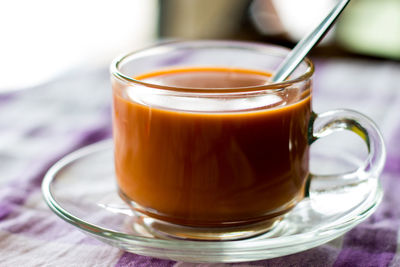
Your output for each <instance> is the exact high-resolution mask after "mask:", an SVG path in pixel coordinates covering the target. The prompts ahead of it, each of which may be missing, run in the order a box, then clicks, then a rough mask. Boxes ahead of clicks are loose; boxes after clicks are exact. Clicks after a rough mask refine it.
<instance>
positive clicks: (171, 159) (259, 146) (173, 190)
mask: <svg viewBox="0 0 400 267" xmlns="http://www.w3.org/2000/svg"><path fill="white" fill-rule="evenodd" d="M269 76H270V75H269V74H268V73H264V72H259V71H253V70H245V69H228V68H187V69H172V70H166V71H158V72H152V73H147V74H144V75H141V76H138V77H136V79H137V80H141V81H143V82H149V83H152V84H157V85H159V87H161V88H162V86H164V85H168V86H170V87H171V86H175V87H177V88H181V87H186V88H203V89H204V90H205V92H207V90H209V89H218V88H219V89H221V88H227V89H231V88H237V87H252V86H258V85H263V84H265V83H267V81H268V78H269ZM129 89H130V90H131V91H129V90H124V88H122V87H121V86H116V85H114V86H113V90H114V91H113V109H114V111H113V133H114V142H115V167H116V176H117V181H118V185H119V188H120V190H121V193H122V194H123V195H124V196H125V197H126V198H128V199H130V200H132V201H133V202H134V203H135V205H137V206H136V208H137V209H138V210H140V211H141V212H143V213H145V214H148V215H150V216H152V217H155V218H159V219H162V220H164V221H168V222H172V223H176V224H181V225H188V226H207V227H208V226H210V227H211V226H212V227H218V226H229V225H239V224H245V223H249V222H258V221H262V220H266V219H269V218H274V217H277V216H279V215H280V214H284V213H286V212H287V211H288V210H289V209H291V208H292V207H293V206H294V205H295V204H296V203H297V202H298V201H299V200H300V199H302V198H303V192H304V190H303V188H304V185H305V181H306V177H307V176H308V173H309V170H308V158H309V156H308V154H309V151H308V150H309V145H308V132H307V130H308V123H309V121H310V116H311V97H310V92H309V90H310V89H308V90H306V91H304V90H300V89H298V88H295V87H293V88H286V89H284V90H282V91H279V90H277V91H276V92H263V93H260V95H259V96H253V97H249V98H248V99H243V96H242V97H241V98H240V99H237V101H236V102H235V100H232V101H233V102H229V101H225V100H224V99H223V98H219V97H217V98H213V97H212V96H210V97H209V98H208V99H206V100H205V101H203V104H202V105H203V106H198V107H196V108H193V106H196V105H197V104H196V100H195V99H194V100H193V98H190V100H191V101H194V102H190V101H181V100H182V97H180V98H179V99H177V98H176V97H175V96H171V97H169V98H168V97H164V96H160V97H157V96H154V94H146V90H150V89H148V88H146V87H144V86H141V85H139V84H138V85H136V86H131V87H130V88H129ZM161 91H162V90H161ZM160 94H162V92H160ZM149 95H151V97H149ZM183 100H185V99H183ZM207 101H208V102H207ZM243 101H245V103H244V104H243ZM228 102H229V103H228ZM207 103H208V104H207ZM232 103H233V104H232ZM243 105H246V106H247V107H248V108H247V109H243V108H242V106H243Z"/></svg>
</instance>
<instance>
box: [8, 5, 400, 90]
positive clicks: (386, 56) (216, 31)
mask: <svg viewBox="0 0 400 267" xmlns="http://www.w3.org/2000/svg"><path fill="white" fill-rule="evenodd" d="M336 2H337V1H336V0H302V1H298V0H114V1H102V0H98V1H92V0H85V1H78V0H69V1H65V0H59V1H51V0H36V1H29V0H14V1H2V2H0V36H1V42H0V59H1V60H0V73H1V75H0V91H3V92H4V91H12V90H17V89H21V88H26V87H32V86H35V85H38V84H41V83H43V82H45V81H47V80H49V79H53V78H54V77H57V76H58V75H62V74H63V73H65V72H68V71H69V70H71V69H72V68H76V67H77V66H80V67H82V66H84V67H90V66H107V65H108V64H109V63H110V61H111V60H112V58H114V57H115V56H117V55H118V54H121V53H124V52H128V51H130V50H134V49H139V48H142V47H145V46H148V45H150V44H154V43H156V42H158V41H162V40H169V39H232V40H248V41H257V42H269V43H275V44H281V45H284V46H287V47H293V46H294V44H295V43H296V42H297V41H298V40H299V39H300V38H301V37H302V36H304V35H305V34H307V33H308V32H309V31H311V30H312V29H313V27H314V26H316V24H318V23H319V21H320V20H321V19H322V17H324V16H325V15H326V14H327V13H328V12H329V11H330V9H331V8H332V7H333V6H334V5H335V3H336ZM311 57H368V58H369V59H372V60H390V61H391V60H393V61H398V60H400V1H399V0H380V1H376V0H353V1H352V2H351V3H350V5H349V6H348V7H347V8H346V10H345V11H344V13H343V14H342V16H341V17H340V19H339V21H338V23H337V24H336V26H335V27H334V28H333V29H332V31H331V32H330V33H329V35H328V36H326V38H325V39H324V41H323V42H322V43H321V44H320V45H319V46H318V47H317V48H316V49H314V50H313V52H312V54H311Z"/></svg>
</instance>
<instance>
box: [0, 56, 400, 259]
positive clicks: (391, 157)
mask: <svg viewBox="0 0 400 267" xmlns="http://www.w3.org/2000/svg"><path fill="white" fill-rule="evenodd" d="M110 88H111V86H110V82H109V74H108V70H107V69H106V68H104V69H94V70H76V71H71V72H69V73H65V74H64V75H63V76H61V77H58V78H56V79H54V80H53V81H51V82H48V83H46V84H42V85H40V86H36V87H34V88H27V89H25V90H22V91H18V92H13V93H7V94H5V93H3V94H1V93H0V266H5V267H8V266H181V267H183V266H400V239H399V233H398V232H399V226H400V209H399V206H400V194H399V192H400V149H399V148H400V64H399V63H393V62H382V61H365V60H344V59H336V60H317V61H316V73H315V76H314V97H313V107H314V111H316V112H323V111H327V110H330V109H334V108H348V109H354V110H357V111H359V112H361V113H364V114H365V115H367V116H369V117H370V118H372V119H373V120H374V121H375V122H376V123H377V124H378V126H379V128H380V129H381V131H382V133H383V136H384V139H385V142H386V146H387V162H386V166H385V168H384V171H383V173H382V175H381V177H380V178H381V180H382V183H383V187H384V199H383V201H382V203H381V205H380V206H379V208H378V210H377V211H376V212H375V213H374V214H373V215H372V216H371V217H369V218H368V219H367V220H366V221H365V222H363V223H361V224H359V225H358V226H356V227H355V228H353V229H352V230H351V231H349V232H348V233H346V234H345V235H344V236H342V237H340V238H337V239H335V240H333V241H331V242H329V243H327V244H324V245H321V246H319V247H316V248H313V249H310V250H307V251H304V252H301V253H297V254H293V255H288V256H285V257H280V258H275V259H269V260H262V261H254V262H247V263H231V264H222V263H215V264H195V263H185V262H175V261H168V260H161V259H156V258H151V257H145V256H140V255H135V254H132V253H128V252H124V251H121V250H119V249H117V248H115V247H111V246H109V245H107V244H104V243H101V242H100V241H97V240H95V239H93V238H92V237H89V236H86V235H85V234H83V233H82V232H81V231H79V230H77V229H75V228H74V227H73V226H71V225H70V224H68V223H66V222H64V221H63V220H62V219H60V218H59V217H57V216H56V215H55V214H54V213H53V212H52V211H51V210H50V209H49V208H48V207H47V205H46V204H45V202H44V200H43V198H42V195H41V188H40V186H41V182H42V179H43V176H44V175H45V173H46V171H47V170H48V169H49V168H50V167H51V166H52V165H53V164H54V163H55V162H56V161H57V160H59V159H60V158H62V157H63V156H65V155H67V154H68V153H70V152H72V151H74V150H76V149H78V148H80V147H83V146H85V145H89V144H92V143H95V142H97V141H100V140H103V139H106V138H110V137H111V109H110V102H111V89H110Z"/></svg>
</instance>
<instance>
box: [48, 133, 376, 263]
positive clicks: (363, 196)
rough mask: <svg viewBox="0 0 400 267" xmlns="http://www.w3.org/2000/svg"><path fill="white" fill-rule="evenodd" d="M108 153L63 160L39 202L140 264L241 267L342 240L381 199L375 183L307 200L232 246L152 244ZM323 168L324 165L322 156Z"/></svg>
mask: <svg viewBox="0 0 400 267" xmlns="http://www.w3.org/2000/svg"><path fill="white" fill-rule="evenodd" d="M112 151H113V149H112V142H111V140H107V141H103V142H100V143H97V144H94V145H91V146H88V147H85V148H82V149H80V150H78V151H76V152H73V153H71V154H70V155H68V156H66V157H65V158H63V159H62V160H60V161H59V162H58V163H56V164H55V165H54V166H53V167H52V168H51V169H50V170H49V171H48V173H47V174H46V176H45V178H44V180H43V184H42V191H43V195H44V198H45V200H46V202H47V204H48V205H49V207H50V208H51V209H52V210H53V211H54V212H55V213H56V214H57V215H58V216H59V217H61V218H62V219H64V220H65V221H67V222H68V223H70V224H72V225H74V226H76V227H77V228H79V229H80V230H82V231H83V232H84V233H86V234H88V235H90V236H92V237H95V238H97V239H99V240H101V241H103V242H105V243H108V244H110V245H112V246H115V247H118V248H120V249H123V250H125V251H129V252H133V253H136V254H140V255H145V256H153V257H158V258H164V259H172V260H177V261H187V262H243V261H253V260H261V259H268V258H274V257H279V256H284V255H288V254H292V253H296V252H300V251H304V250H307V249H310V248H313V247H316V246H318V245H321V244H324V243H326V242H328V241H330V240H332V239H334V238H336V237H338V236H340V235H342V234H344V233H345V232H347V231H348V230H350V229H351V228H352V227H354V226H356V225H357V224H359V223H360V222H362V221H363V220H365V219H366V218H367V217H368V216H369V215H371V214H372V213H373V212H374V210H375V209H376V208H377V206H378V204H379V202H380V201H381V199H382V188H381V185H380V183H379V180H378V179H369V180H368V182H365V183H362V184H360V185H357V186H354V187H350V188H346V190H341V192H335V193H334V194H327V195H324V194H322V195H318V194H315V195H314V196H313V195H312V194H311V195H310V197H309V198H306V199H304V200H303V201H301V202H300V203H299V204H298V205H297V206H296V207H295V208H294V209H293V210H292V211H291V212H290V213H288V214H287V215H285V216H284V219H283V220H282V221H281V222H280V223H279V224H278V225H277V226H276V227H275V228H274V229H273V230H272V231H269V232H267V233H265V234H262V235H259V236H256V237H251V238H247V239H241V240H234V241H192V240H178V239H166V238H165V239H164V238H161V237H157V236H153V235H152V234H151V231H148V229H146V227H144V225H143V221H144V220H146V218H145V217H143V216H142V215H137V214H135V213H133V212H132V211H131V210H130V209H129V208H128V206H127V205H126V204H125V203H124V202H123V201H122V200H121V199H120V197H119V195H118V193H117V186H116V183H115V179H114V166H113V152H112ZM341 156H342V158H341V159H340V158H331V159H328V162H329V161H330V162H332V163H333V165H335V164H336V165H337V164H339V161H340V160H343V159H344V158H345V159H346V162H347V163H353V165H355V166H357V165H358V162H357V160H358V159H357V158H355V157H353V156H352V155H350V154H349V155H344V154H343V153H342V154H341ZM321 158H323V157H321ZM323 163H324V164H326V163H327V159H326V155H325V157H324V159H323ZM314 164H316V163H315V162H314ZM317 164H318V163H317ZM321 164H322V162H321ZM356 192H357V193H356ZM332 205H334V207H335V208H334V210H333V211H332ZM327 207H328V208H327Z"/></svg>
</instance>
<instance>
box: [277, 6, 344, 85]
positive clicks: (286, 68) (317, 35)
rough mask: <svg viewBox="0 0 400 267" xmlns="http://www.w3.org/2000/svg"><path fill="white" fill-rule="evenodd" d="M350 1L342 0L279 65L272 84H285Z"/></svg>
mask: <svg viewBox="0 0 400 267" xmlns="http://www.w3.org/2000/svg"><path fill="white" fill-rule="evenodd" d="M349 2H350V0H341V1H340V2H339V3H338V4H337V5H336V6H335V7H334V8H333V9H332V11H331V12H330V13H329V14H328V15H327V16H326V17H325V18H324V20H322V21H321V23H320V24H319V25H318V26H317V27H316V28H315V30H313V31H312V32H311V33H310V34H309V35H307V36H305V37H304V38H303V39H301V41H300V42H299V43H298V44H297V45H296V46H295V47H294V48H293V50H292V51H291V52H290V53H289V54H288V55H287V56H286V58H285V60H284V61H283V62H282V63H281V64H280V65H279V67H278V69H277V71H276V72H275V75H273V76H272V78H271V80H270V81H271V82H273V83H279V82H283V81H284V80H285V79H286V78H287V77H289V75H290V74H292V72H293V71H294V70H295V69H296V67H297V66H298V65H299V64H300V62H301V61H302V60H303V59H304V57H305V56H306V55H307V54H308V52H310V50H311V49H312V48H313V47H314V46H315V44H317V43H318V41H319V40H321V39H322V38H323V37H324V35H325V33H327V32H328V30H329V29H330V27H331V26H332V25H333V23H334V22H335V21H336V19H337V18H338V17H339V15H340V13H342V11H343V9H344V8H345V7H346V6H347V4H348V3H349Z"/></svg>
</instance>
